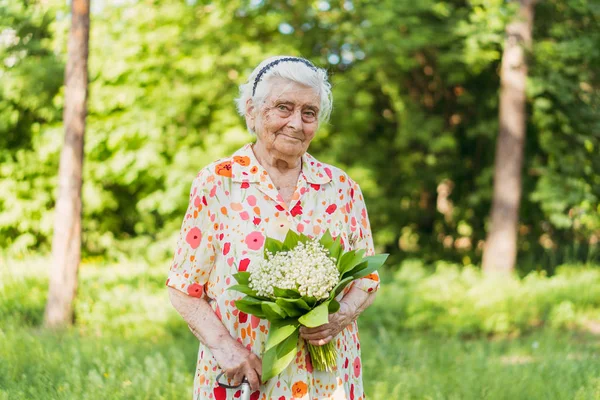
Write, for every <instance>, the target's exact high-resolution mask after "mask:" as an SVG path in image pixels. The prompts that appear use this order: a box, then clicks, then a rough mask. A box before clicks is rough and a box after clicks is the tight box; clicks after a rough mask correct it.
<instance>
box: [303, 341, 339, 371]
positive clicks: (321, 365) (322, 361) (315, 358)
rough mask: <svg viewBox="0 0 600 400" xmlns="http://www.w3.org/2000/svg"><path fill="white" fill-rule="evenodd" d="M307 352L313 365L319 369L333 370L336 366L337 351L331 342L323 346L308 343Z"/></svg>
mask: <svg viewBox="0 0 600 400" xmlns="http://www.w3.org/2000/svg"><path fill="white" fill-rule="evenodd" d="M308 352H309V353H310V358H311V361H312V365H313V367H314V368H315V369H317V370H319V371H333V370H334V368H335V367H336V366H337V352H336V350H335V345H334V344H333V342H329V343H327V344H324V345H323V346H313V345H312V344H310V343H309V344H308Z"/></svg>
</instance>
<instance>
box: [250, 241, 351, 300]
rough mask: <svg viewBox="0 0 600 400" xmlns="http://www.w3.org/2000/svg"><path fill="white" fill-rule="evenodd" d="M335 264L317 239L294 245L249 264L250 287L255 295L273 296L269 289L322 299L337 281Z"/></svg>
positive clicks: (337, 274) (338, 275) (338, 278)
mask: <svg viewBox="0 0 600 400" xmlns="http://www.w3.org/2000/svg"><path fill="white" fill-rule="evenodd" d="M336 263H337V262H336V259H335V258H333V257H329V252H328V251H327V249H325V248H324V247H323V246H322V245H321V244H320V243H319V241H318V240H316V239H314V240H311V241H309V242H308V243H306V244H304V243H298V245H297V246H296V247H295V248H293V249H292V250H290V251H280V252H277V253H276V254H272V253H270V252H267V258H266V259H264V260H262V261H261V262H258V263H254V264H252V265H251V266H250V267H249V268H248V272H250V287H251V288H252V289H253V290H256V292H257V294H258V295H259V296H266V297H273V288H274V287H278V288H280V289H296V290H298V292H299V293H300V295H302V296H309V297H315V298H317V299H325V298H327V297H329V293H330V292H331V290H332V289H333V288H334V287H335V285H337V284H338V283H339V280H340V274H339V272H338V269H337V265H336Z"/></svg>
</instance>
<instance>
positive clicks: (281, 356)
mask: <svg viewBox="0 0 600 400" xmlns="http://www.w3.org/2000/svg"><path fill="white" fill-rule="evenodd" d="M298 336H299V332H298V329H296V330H294V332H293V333H292V334H291V335H290V336H288V337H287V338H286V339H285V340H284V341H283V342H281V343H279V344H278V345H276V346H275V347H273V348H271V349H270V350H268V351H267V352H265V353H264V355H263V361H262V377H261V379H262V381H263V382H266V381H268V380H269V379H271V378H273V377H274V376H277V375H279V374H280V373H281V372H283V370H284V369H286V367H287V366H288V365H289V364H290V362H292V360H293V359H294V357H295V356H296V351H297V347H298Z"/></svg>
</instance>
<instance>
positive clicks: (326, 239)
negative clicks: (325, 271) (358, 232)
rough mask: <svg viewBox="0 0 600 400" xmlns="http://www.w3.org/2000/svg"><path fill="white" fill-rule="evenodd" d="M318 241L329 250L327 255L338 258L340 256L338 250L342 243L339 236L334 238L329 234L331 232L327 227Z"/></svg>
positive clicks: (340, 248)
mask: <svg viewBox="0 0 600 400" xmlns="http://www.w3.org/2000/svg"><path fill="white" fill-rule="evenodd" d="M319 243H321V244H322V245H323V247H325V248H326V249H327V250H329V256H331V257H333V258H335V259H336V260H338V258H339V256H340V251H341V250H342V243H341V240H340V237H337V238H335V239H334V238H333V237H332V236H331V232H329V229H327V230H326V231H325V233H324V234H323V236H321V238H320V239H319Z"/></svg>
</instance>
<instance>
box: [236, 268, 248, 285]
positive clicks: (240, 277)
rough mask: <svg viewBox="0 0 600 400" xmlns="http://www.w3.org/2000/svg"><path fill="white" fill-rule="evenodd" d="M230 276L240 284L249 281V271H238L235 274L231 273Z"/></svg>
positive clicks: (245, 283)
mask: <svg viewBox="0 0 600 400" xmlns="http://www.w3.org/2000/svg"><path fill="white" fill-rule="evenodd" d="M232 276H233V277H234V278H235V280H236V281H237V283H239V284H240V285H247V284H248V283H250V272H246V271H244V272H238V273H237V274H233V275H232Z"/></svg>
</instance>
